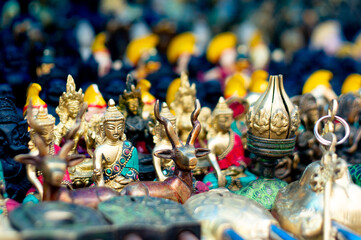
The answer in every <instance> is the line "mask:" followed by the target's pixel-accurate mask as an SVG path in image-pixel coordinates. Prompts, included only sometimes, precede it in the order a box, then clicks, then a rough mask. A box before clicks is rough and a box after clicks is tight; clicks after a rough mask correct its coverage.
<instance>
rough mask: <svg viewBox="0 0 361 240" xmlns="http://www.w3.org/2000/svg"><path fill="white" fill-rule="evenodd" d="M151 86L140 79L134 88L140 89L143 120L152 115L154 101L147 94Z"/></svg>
mask: <svg viewBox="0 0 361 240" xmlns="http://www.w3.org/2000/svg"><path fill="white" fill-rule="evenodd" d="M151 86H152V84H151V83H150V82H149V81H148V80H146V79H141V80H140V81H139V82H138V84H137V86H136V89H140V93H141V97H142V102H143V104H144V107H143V112H142V117H143V118H144V119H147V118H148V117H149V116H150V115H153V109H154V104H155V101H156V99H155V97H154V96H153V95H152V94H151V93H150V92H149V89H150V88H151Z"/></svg>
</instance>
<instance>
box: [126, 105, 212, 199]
mask: <svg viewBox="0 0 361 240" xmlns="http://www.w3.org/2000/svg"><path fill="white" fill-rule="evenodd" d="M200 110H201V107H200V103H199V101H198V100H197V101H196V104H195V109H194V111H193V113H192V115H191V122H192V126H193V129H192V130H191V132H190V134H189V136H188V139H187V142H186V144H183V143H182V142H181V141H180V139H179V138H178V136H177V134H176V131H175V130H174V127H173V125H172V123H171V122H170V121H169V120H168V119H167V118H165V117H162V116H160V114H159V100H158V101H157V102H156V104H155V106H154V115H155V117H156V118H157V120H158V121H159V122H161V123H162V125H163V126H164V128H165V130H166V133H167V136H168V138H169V140H170V141H171V143H172V149H171V150H170V149H163V150H159V151H157V152H155V153H154V154H155V155H156V156H157V157H159V158H165V159H169V158H171V159H173V160H174V162H175V165H176V167H175V170H174V173H173V176H172V177H169V178H167V179H166V180H165V181H163V182H150V181H148V182H138V183H131V184H129V185H128V186H126V187H125V188H124V189H123V191H122V192H121V195H130V196H151V197H159V198H166V199H170V200H173V201H176V202H180V203H184V202H185V201H186V200H187V199H188V198H189V197H190V196H191V195H192V193H193V184H192V169H194V168H195V167H196V166H197V158H198V157H202V156H205V155H207V154H208V153H209V150H208V149H205V148H194V143H195V141H196V139H197V137H198V134H199V132H200V130H201V124H200V123H199V121H198V119H197V118H198V115H199V112H200Z"/></svg>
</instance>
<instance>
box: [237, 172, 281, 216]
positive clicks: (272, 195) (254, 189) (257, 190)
mask: <svg viewBox="0 0 361 240" xmlns="http://www.w3.org/2000/svg"><path fill="white" fill-rule="evenodd" d="M285 186H287V183H286V182H284V181H282V180H280V179H265V178H259V179H257V180H255V181H253V182H250V183H249V184H248V185H247V186H246V187H244V188H242V189H240V190H239V191H236V192H235V193H236V194H238V195H242V196H245V197H248V198H249V199H252V200H254V201H256V202H258V203H259V204H261V205H262V206H263V207H264V208H266V209H269V210H270V209H271V208H272V207H273V204H274V201H275V199H276V197H277V194H278V191H279V190H280V189H281V188H283V187H285Z"/></svg>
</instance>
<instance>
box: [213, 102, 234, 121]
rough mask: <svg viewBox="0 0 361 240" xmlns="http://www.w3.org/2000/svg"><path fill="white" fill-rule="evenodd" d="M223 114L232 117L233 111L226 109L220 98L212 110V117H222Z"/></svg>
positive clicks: (226, 106) (225, 104)
mask: <svg viewBox="0 0 361 240" xmlns="http://www.w3.org/2000/svg"><path fill="white" fill-rule="evenodd" d="M224 114H231V115H233V110H232V109H230V108H229V107H228V105H227V103H226V101H225V100H224V98H223V97H220V98H219V100H218V103H217V105H216V107H215V108H214V110H213V114H212V115H213V117H216V116H218V115H224Z"/></svg>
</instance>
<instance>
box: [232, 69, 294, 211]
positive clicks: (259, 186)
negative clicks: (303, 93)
mask: <svg viewBox="0 0 361 240" xmlns="http://www.w3.org/2000/svg"><path fill="white" fill-rule="evenodd" d="M299 124H300V119H299V113H298V109H297V107H296V106H295V105H293V103H292V102H291V100H290V99H289V97H288V96H287V94H286V92H285V90H284V88H283V77H282V75H279V76H270V80H269V84H268V87H267V89H266V91H265V92H264V93H263V95H261V97H260V98H259V99H258V100H257V101H256V102H255V103H254V104H253V105H252V106H251V107H250V109H249V112H248V115H247V126H248V129H249V130H248V134H247V146H248V150H249V151H251V152H252V153H254V154H255V155H256V156H257V157H258V158H260V162H261V178H260V179H257V180H256V181H253V182H251V183H250V184H249V185H247V186H246V187H244V188H242V189H241V190H240V191H239V192H237V193H238V194H240V195H244V196H247V197H250V198H251V199H253V200H255V201H257V202H258V203H260V204H262V205H263V206H264V207H265V208H267V209H271V208H272V205H273V202H274V200H275V198H276V196H277V192H278V190H279V189H280V188H282V187H284V186H286V185H287V183H286V182H283V181H281V180H279V179H275V178H274V169H275V166H276V165H277V162H278V160H279V159H281V158H283V157H285V156H288V155H290V154H292V153H293V150H294V146H295V142H296V138H295V133H296V131H297V129H298V127H299Z"/></svg>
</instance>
